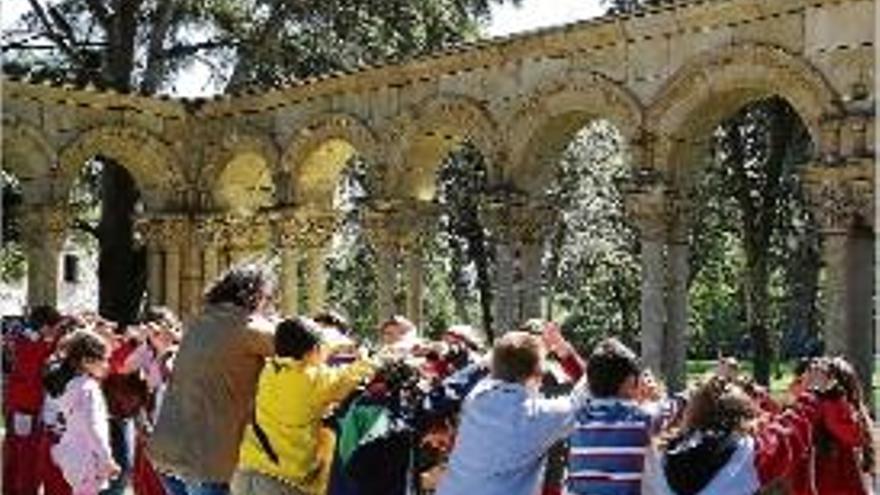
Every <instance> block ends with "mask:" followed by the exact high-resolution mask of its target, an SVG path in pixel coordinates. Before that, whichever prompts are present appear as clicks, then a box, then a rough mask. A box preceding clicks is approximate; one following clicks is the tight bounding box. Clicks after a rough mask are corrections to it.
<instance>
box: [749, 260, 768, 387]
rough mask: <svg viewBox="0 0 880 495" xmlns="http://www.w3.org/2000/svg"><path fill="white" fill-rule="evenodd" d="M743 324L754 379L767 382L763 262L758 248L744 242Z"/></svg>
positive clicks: (765, 284) (764, 275) (766, 328)
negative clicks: (750, 346) (750, 349)
mask: <svg viewBox="0 0 880 495" xmlns="http://www.w3.org/2000/svg"><path fill="white" fill-rule="evenodd" d="M746 245H747V247H746V249H747V252H746V259H747V262H746V264H747V267H746V273H745V284H746V288H745V289H746V290H745V293H746V294H745V295H746V326H747V328H748V329H749V332H750V333H751V337H752V343H753V345H754V362H755V381H757V382H758V383H759V384H761V385H764V386H768V385H769V384H770V366H771V363H772V362H773V345H772V342H771V339H770V328H769V327H768V318H767V316H768V314H769V309H770V301H769V296H768V293H767V283H768V276H767V262H766V256H765V254H764V253H763V252H761V250H759V249H756V246H755V245H754V244H752V245H751V246H749V244H748V243H746Z"/></svg>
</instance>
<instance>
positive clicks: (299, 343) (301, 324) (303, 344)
mask: <svg viewBox="0 0 880 495" xmlns="http://www.w3.org/2000/svg"><path fill="white" fill-rule="evenodd" d="M320 344H321V333H320V329H319V328H318V325H317V324H316V323H315V322H314V321H312V320H310V319H309V318H303V317H301V316H298V317H296V318H290V319H287V320H284V321H282V322H281V323H279V324H278V327H277V328H276V329H275V354H276V355H277V356H279V357H289V358H293V359H302V358H303V357H305V356H306V354H308V353H309V352H311V351H312V350H314V349H315V348H316V347H318V345H320Z"/></svg>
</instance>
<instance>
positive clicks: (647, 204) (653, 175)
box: [623, 169, 692, 243]
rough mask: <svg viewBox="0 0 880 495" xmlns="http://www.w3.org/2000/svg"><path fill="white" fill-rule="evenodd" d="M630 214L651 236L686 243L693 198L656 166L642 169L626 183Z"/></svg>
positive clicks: (628, 212)
mask: <svg viewBox="0 0 880 495" xmlns="http://www.w3.org/2000/svg"><path fill="white" fill-rule="evenodd" d="M623 190H624V194H625V201H626V211H627V215H628V216H629V217H630V219H632V221H633V222H634V223H635V224H636V226H637V227H638V229H639V231H640V232H641V235H642V236H643V237H644V238H647V239H653V240H660V239H664V240H668V241H670V242H676V243H681V242H686V241H687V238H688V229H689V226H690V212H691V209H692V205H691V201H690V199H689V198H688V195H687V192H686V190H684V189H683V188H681V187H675V186H674V185H673V184H672V183H671V181H669V180H668V179H667V178H666V177H665V176H664V175H663V174H662V173H660V172H659V171H657V170H655V169H640V170H637V171H636V172H635V174H634V175H633V177H632V178H631V179H629V180H628V181H627V182H625V183H624V185H623Z"/></svg>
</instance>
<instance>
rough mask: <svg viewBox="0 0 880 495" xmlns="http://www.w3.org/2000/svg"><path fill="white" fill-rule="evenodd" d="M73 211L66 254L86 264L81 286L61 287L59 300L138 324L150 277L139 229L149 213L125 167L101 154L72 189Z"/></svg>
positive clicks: (69, 201) (71, 306)
mask: <svg viewBox="0 0 880 495" xmlns="http://www.w3.org/2000/svg"><path fill="white" fill-rule="evenodd" d="M67 205H68V207H69V210H68V215H69V217H68V219H67V221H68V225H69V226H70V229H69V230H68V231H67V232H66V234H65V236H64V241H63V244H62V246H61V254H62V255H66V254H70V255H72V256H76V257H78V258H80V259H81V260H82V261H81V263H82V268H83V269H82V270H80V273H81V274H82V276H81V277H80V280H79V281H78V282H77V283H68V282H64V283H62V284H61V287H60V290H61V292H60V293H59V295H62V296H64V297H66V298H68V302H67V303H65V304H63V305H62V307H67V308H68V309H71V310H79V309H97V310H98V312H99V313H100V314H101V315H102V316H104V317H106V318H109V319H111V320H113V321H117V322H119V323H123V324H125V323H130V322H132V321H134V320H135V319H136V318H137V317H138V316H139V315H140V313H141V311H142V310H143V309H144V304H145V303H146V299H145V297H144V294H145V290H146V276H147V274H146V250H145V249H144V245H143V243H142V242H141V241H140V239H138V237H137V236H136V234H135V231H134V223H133V222H134V219H135V218H136V216H137V215H140V214H142V213H143V212H144V204H143V202H142V200H141V191H140V188H139V185H138V184H137V183H136V181H135V178H134V177H133V176H132V174H131V172H129V170H128V169H127V168H126V167H125V166H123V165H122V164H120V162H117V161H115V160H113V159H111V158H108V157H106V156H105V155H103V154H100V153H96V154H95V155H94V156H92V157H89V158H88V159H86V160H85V161H84V162H83V164H82V165H81V167H80V169H79V171H78V172H77V174H76V176H75V178H74V180H73V181H72V183H71V184H70V188H69V190H68V195H67ZM88 268H91V270H88ZM65 305H66V306H65Z"/></svg>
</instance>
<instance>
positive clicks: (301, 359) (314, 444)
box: [232, 318, 374, 495]
mask: <svg viewBox="0 0 880 495" xmlns="http://www.w3.org/2000/svg"><path fill="white" fill-rule="evenodd" d="M275 352H276V355H275V357H272V358H269V359H268V360H267V362H266V366H265V367H264V368H263V371H262V373H261V374H260V379H259V383H258V387H257V399H256V411H255V412H254V416H253V419H252V421H251V424H250V425H248V427H247V429H246V431H245V435H244V440H243V441H242V444H241V451H240V456H239V464H238V469H237V470H236V472H235V475H234V476H233V480H232V493H234V494H236V495H259V494H263V493H276V494H291V495H323V494H325V493H327V480H328V477H329V469H330V463H331V461H332V459H331V456H332V452H333V447H334V444H335V440H334V438H333V435H332V434H330V433H329V432H328V430H325V429H322V425H321V419H322V418H323V417H324V416H325V415H326V414H327V413H328V412H329V409H330V407H331V406H332V405H333V404H334V403H336V402H338V401H340V400H342V399H343V398H345V396H346V395H348V394H349V393H351V391H352V390H354V389H355V387H357V385H358V384H359V383H360V382H361V380H363V379H364V378H367V377H368V376H370V375H371V374H372V373H373V368H374V367H373V364H372V363H371V362H369V361H367V360H363V359H361V360H358V361H356V362H354V363H352V364H350V365H347V366H342V367H330V366H328V365H326V364H324V363H323V359H322V358H323V355H322V352H321V333H320V330H319V328H318V326H317V325H316V324H315V323H314V322H313V321H312V320H310V319H307V318H295V319H291V320H285V321H283V322H281V323H280V324H279V325H278V328H277V329H276V333H275Z"/></svg>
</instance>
